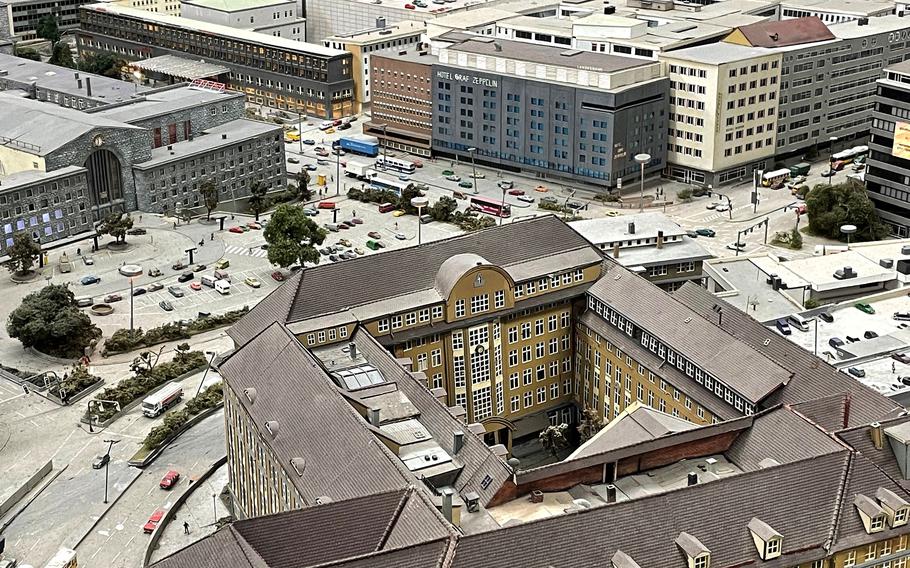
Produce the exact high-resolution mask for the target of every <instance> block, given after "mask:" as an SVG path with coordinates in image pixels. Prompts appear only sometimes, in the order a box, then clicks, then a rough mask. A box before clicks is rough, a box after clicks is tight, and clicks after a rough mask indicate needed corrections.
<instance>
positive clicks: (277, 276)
mask: <svg viewBox="0 0 910 568" xmlns="http://www.w3.org/2000/svg"><path fill="white" fill-rule="evenodd" d="M272 279H273V280H275V281H276V282H284V280H285V278H284V274H282V273H281V272H280V271H278V270H276V271H275V272H273V273H272Z"/></svg>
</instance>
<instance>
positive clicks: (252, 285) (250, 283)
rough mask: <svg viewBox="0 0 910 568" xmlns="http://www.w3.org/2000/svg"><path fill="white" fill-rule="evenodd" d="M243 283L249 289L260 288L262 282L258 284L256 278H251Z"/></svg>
mask: <svg viewBox="0 0 910 568" xmlns="http://www.w3.org/2000/svg"><path fill="white" fill-rule="evenodd" d="M243 283H244V284H246V285H247V286H249V287H250V288H258V287H260V286H262V282H260V281H259V279H258V278H253V277H252V276H249V277H247V278H246V279H245V280H244V281H243Z"/></svg>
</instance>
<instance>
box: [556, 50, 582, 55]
mask: <svg viewBox="0 0 910 568" xmlns="http://www.w3.org/2000/svg"><path fill="white" fill-rule="evenodd" d="M580 53H584V52H583V51H582V50H580V49H567V50H565V51H561V52H559V54H560V55H562V56H563V57H573V56H575V55H578V54H580Z"/></svg>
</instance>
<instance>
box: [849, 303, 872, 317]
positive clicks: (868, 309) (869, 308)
mask: <svg viewBox="0 0 910 568" xmlns="http://www.w3.org/2000/svg"><path fill="white" fill-rule="evenodd" d="M854 306H855V307H856V309H858V310H859V311H861V312H864V313H867V314H874V313H875V308H873V307H872V306H870V305H869V304H867V303H865V302H859V303H857V304H854Z"/></svg>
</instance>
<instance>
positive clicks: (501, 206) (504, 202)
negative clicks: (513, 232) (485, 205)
mask: <svg viewBox="0 0 910 568" xmlns="http://www.w3.org/2000/svg"><path fill="white" fill-rule="evenodd" d="M499 189H501V190H502V203H501V204H500V206H499V225H500V226H502V217H503V211H502V210H503V208H505V206H506V186H505V185H504V184H503V183H502V180H500V182H499Z"/></svg>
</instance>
